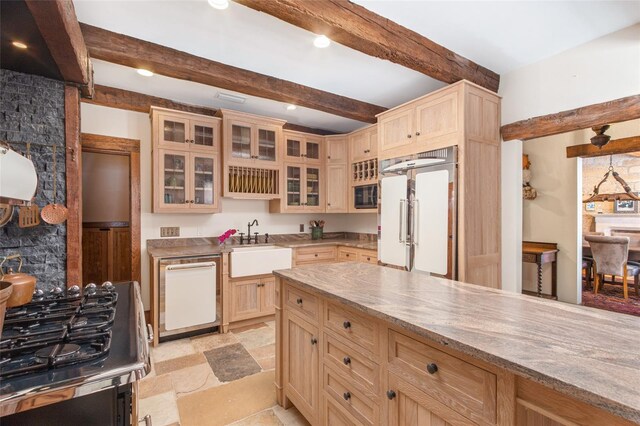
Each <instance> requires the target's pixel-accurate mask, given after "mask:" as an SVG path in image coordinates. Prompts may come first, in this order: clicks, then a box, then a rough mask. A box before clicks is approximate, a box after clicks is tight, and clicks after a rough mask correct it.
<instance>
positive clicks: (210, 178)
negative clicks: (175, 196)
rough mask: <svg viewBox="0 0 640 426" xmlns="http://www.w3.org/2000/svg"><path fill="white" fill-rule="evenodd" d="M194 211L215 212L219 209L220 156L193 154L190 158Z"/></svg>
mask: <svg viewBox="0 0 640 426" xmlns="http://www.w3.org/2000/svg"><path fill="white" fill-rule="evenodd" d="M190 157H191V158H190V167H189V169H188V171H189V172H190V173H191V188H192V191H191V198H189V201H190V203H189V204H190V206H191V209H192V210H215V209H217V208H218V199H219V194H218V176H219V175H220V173H219V171H218V156H217V155H215V154H214V155H210V154H196V153H192V154H191V156H190Z"/></svg>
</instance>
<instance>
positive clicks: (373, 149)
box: [368, 127, 378, 158]
mask: <svg viewBox="0 0 640 426" xmlns="http://www.w3.org/2000/svg"><path fill="white" fill-rule="evenodd" d="M368 154H369V157H370V158H375V157H377V156H378V128H377V127H373V128H372V129H371V131H370V133H369V152H368Z"/></svg>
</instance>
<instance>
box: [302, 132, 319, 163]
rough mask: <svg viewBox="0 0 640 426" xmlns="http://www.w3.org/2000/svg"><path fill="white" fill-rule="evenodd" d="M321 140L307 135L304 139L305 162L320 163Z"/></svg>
mask: <svg viewBox="0 0 640 426" xmlns="http://www.w3.org/2000/svg"><path fill="white" fill-rule="evenodd" d="M322 157H323V154H322V140H321V139H320V138H313V137H308V138H306V139H305V141H304V159H305V162H307V163H318V164H319V163H322Z"/></svg>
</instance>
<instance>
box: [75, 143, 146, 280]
mask: <svg viewBox="0 0 640 426" xmlns="http://www.w3.org/2000/svg"><path fill="white" fill-rule="evenodd" d="M81 144H82V197H81V200H82V218H83V223H82V282H83V283H84V284H87V283H96V284H98V285H99V284H101V283H102V282H104V281H111V282H121V281H138V282H139V281H140V267H141V265H140V141H138V140H134V139H124V138H115V137H110V136H102V135H93V134H86V133H83V134H82V137H81Z"/></svg>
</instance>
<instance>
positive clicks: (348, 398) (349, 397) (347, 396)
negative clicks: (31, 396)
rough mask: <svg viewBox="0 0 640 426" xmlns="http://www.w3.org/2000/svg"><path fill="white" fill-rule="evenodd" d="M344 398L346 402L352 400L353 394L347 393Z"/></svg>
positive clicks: (343, 395)
mask: <svg viewBox="0 0 640 426" xmlns="http://www.w3.org/2000/svg"><path fill="white" fill-rule="evenodd" d="M342 397H343V398H344V400H345V401H348V400H350V399H351V392H349V391H347V392H345V393H343V394H342Z"/></svg>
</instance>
